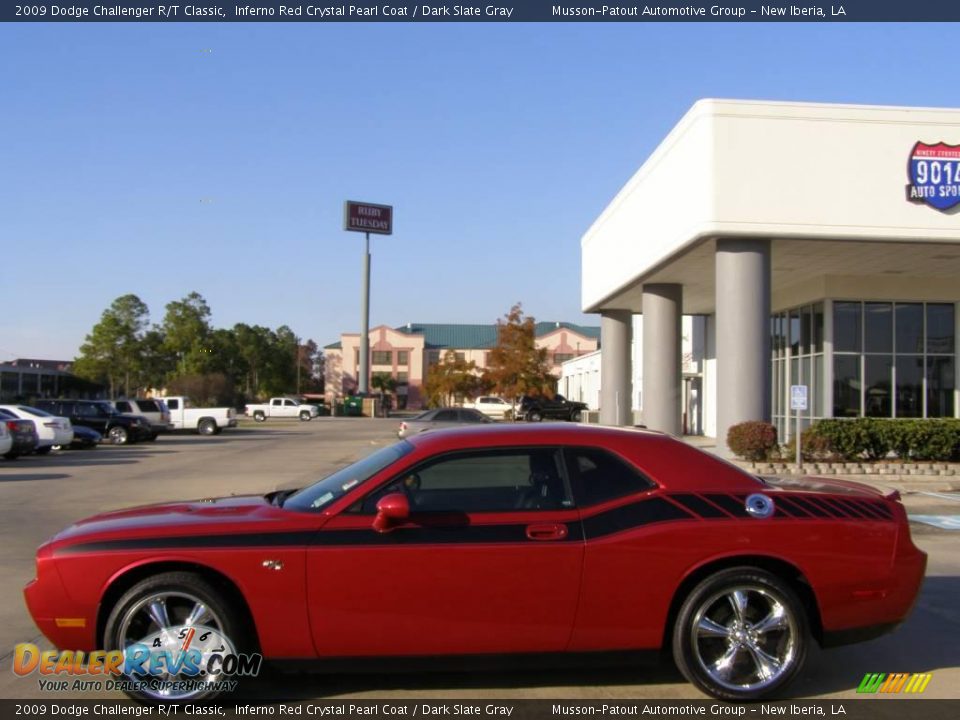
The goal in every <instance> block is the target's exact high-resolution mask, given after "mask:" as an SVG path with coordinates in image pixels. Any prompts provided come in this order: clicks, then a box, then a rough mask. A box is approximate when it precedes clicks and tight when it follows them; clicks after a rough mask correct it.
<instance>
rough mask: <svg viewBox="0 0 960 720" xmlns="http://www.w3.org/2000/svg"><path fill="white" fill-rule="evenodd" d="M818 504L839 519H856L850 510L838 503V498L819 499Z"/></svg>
mask: <svg viewBox="0 0 960 720" xmlns="http://www.w3.org/2000/svg"><path fill="white" fill-rule="evenodd" d="M817 502H818V503H820V504H821V505H823V506H824V507H826V508H827V510H829V511H830V512H832V513H833V514H834V515H836V516H837V517H841V518H847V519H849V518H853V517H856V516H855V515H853V514H852V513H851V512H850V509H849V508H845V507H844V506H843V505H841V504H840V503H838V502H837V501H836V498H826V497H818V498H817Z"/></svg>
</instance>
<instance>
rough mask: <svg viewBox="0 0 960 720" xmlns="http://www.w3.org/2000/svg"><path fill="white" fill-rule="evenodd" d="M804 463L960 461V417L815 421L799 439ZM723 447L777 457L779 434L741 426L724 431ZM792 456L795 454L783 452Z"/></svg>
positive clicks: (763, 426) (749, 456)
mask: <svg viewBox="0 0 960 720" xmlns="http://www.w3.org/2000/svg"><path fill="white" fill-rule="evenodd" d="M800 443H801V450H802V452H803V456H804V459H805V460H832V461H844V462H856V461H859V460H882V459H884V458H889V457H891V456H893V457H896V458H899V459H901V460H933V461H940V462H949V461H960V419H955V418H930V419H926V420H893V419H885V418H855V419H851V420H818V421H817V422H815V423H814V424H813V425H812V426H811V427H809V428H807V429H806V430H804V431H803V434H802V435H801V437H800ZM727 447H729V448H730V450H732V451H733V452H734V453H735V454H736V455H738V456H739V457H742V458H744V459H745V460H752V461H754V462H759V461H762V460H768V459H772V458H778V457H779V454H780V448H779V446H778V445H777V431H776V428H774V427H773V425H771V424H770V423H765V422H743V423H740V424H738V425H734V426H733V427H731V428H730V430H729V432H728V433H727ZM785 456H786V457H788V458H792V457H793V450H792V448H789V449H788V451H785Z"/></svg>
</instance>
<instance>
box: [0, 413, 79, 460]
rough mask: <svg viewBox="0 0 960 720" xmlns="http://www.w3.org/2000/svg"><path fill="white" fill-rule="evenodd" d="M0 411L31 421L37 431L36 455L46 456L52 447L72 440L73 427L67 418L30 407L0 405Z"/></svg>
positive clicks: (67, 443)
mask: <svg viewBox="0 0 960 720" xmlns="http://www.w3.org/2000/svg"><path fill="white" fill-rule="evenodd" d="M0 410H6V411H7V412H9V413H12V414H13V415H15V416H17V417H18V418H21V419H23V420H33V424H34V427H36V430H37V447H36V449H35V450H34V452H35V453H37V454H38V455H45V454H47V453H48V452H50V451H51V450H52V449H53V448H54V446H60V447H62V446H64V445H69V444H70V442H71V441H72V440H73V427H72V425H71V424H70V419H69V418H66V417H60V416H57V415H52V414H51V413H48V412H47V411H46V410H42V409H40V408H36V407H33V406H32V405H0Z"/></svg>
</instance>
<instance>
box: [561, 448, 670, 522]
mask: <svg viewBox="0 0 960 720" xmlns="http://www.w3.org/2000/svg"><path fill="white" fill-rule="evenodd" d="M567 453H568V454H567V464H568V467H569V468H570V470H571V473H572V474H573V475H574V476H575V478H576V484H575V487H576V488H577V502H578V504H579V505H580V506H581V507H590V506H591V505H596V504H597V503H601V502H604V501H606V500H613V499H614V498H619V497H625V496H627V495H634V494H636V493H640V492H643V491H644V490H649V489H650V488H652V487H656V486H655V485H654V483H652V482H651V481H650V480H649V479H648V478H647V477H645V476H644V475H643V473H641V472H640V471H639V470H637V469H636V468H635V467H633V466H632V465H630V464H629V463H627V462H626V461H625V460H622V459H620V458H619V457H617V456H616V455H613V454H611V453H608V452H606V451H605V450H599V449H597V448H576V449H571V450H568V451H567Z"/></svg>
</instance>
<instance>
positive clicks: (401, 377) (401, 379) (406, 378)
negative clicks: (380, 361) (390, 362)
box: [397, 371, 410, 385]
mask: <svg viewBox="0 0 960 720" xmlns="http://www.w3.org/2000/svg"><path fill="white" fill-rule="evenodd" d="M408 382H410V373H408V372H403V371H400V372H398V373H397V383H398V384H400V385H405V384H406V383H408Z"/></svg>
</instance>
